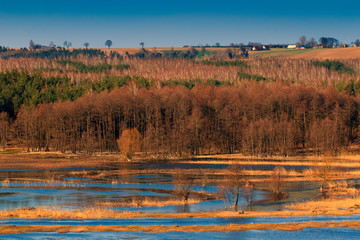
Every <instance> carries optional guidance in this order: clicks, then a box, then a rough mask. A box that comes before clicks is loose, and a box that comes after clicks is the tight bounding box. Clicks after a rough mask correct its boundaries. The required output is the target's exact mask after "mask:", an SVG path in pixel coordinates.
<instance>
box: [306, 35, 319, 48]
mask: <svg viewBox="0 0 360 240" xmlns="http://www.w3.org/2000/svg"><path fill="white" fill-rule="evenodd" d="M307 45H309V46H310V47H316V46H317V42H316V40H315V38H313V37H312V38H310V40H309V41H308V43H307Z"/></svg>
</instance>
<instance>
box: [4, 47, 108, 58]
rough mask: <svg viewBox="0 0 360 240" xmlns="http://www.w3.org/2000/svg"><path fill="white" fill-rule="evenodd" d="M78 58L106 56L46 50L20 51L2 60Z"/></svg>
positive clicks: (98, 52) (88, 51)
mask: <svg viewBox="0 0 360 240" xmlns="http://www.w3.org/2000/svg"><path fill="white" fill-rule="evenodd" d="M78 56H88V57H97V56H98V57H105V56H106V54H105V53H104V52H103V51H101V50H99V49H73V50H72V51H70V50H68V49H55V48H51V49H47V50H42V51H25V50H21V51H18V52H16V53H13V54H9V55H4V56H3V57H2V58H3V59H9V58H41V59H59V58H69V57H75V58H76V57H78Z"/></svg>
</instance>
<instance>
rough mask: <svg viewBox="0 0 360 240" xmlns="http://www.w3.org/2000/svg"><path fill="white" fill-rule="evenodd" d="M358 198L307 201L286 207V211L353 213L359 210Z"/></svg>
mask: <svg viewBox="0 0 360 240" xmlns="http://www.w3.org/2000/svg"><path fill="white" fill-rule="evenodd" d="M359 202H360V200H359V198H345V199H333V198H332V199H324V200H319V201H308V202H304V203H295V204H291V205H288V206H286V209H294V210H306V211H313V212H316V211H338V210H345V209H346V210H348V211H353V210H355V209H359V208H360V205H359Z"/></svg>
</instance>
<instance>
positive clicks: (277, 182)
mask: <svg viewBox="0 0 360 240" xmlns="http://www.w3.org/2000/svg"><path fill="white" fill-rule="evenodd" d="M285 174H286V170H285V168H283V167H276V168H274V169H273V171H272V172H271V175H270V178H271V188H272V189H271V191H272V193H273V197H274V199H275V200H280V199H282V198H283V196H284V193H283V192H281V188H282V185H283V177H284V175H285Z"/></svg>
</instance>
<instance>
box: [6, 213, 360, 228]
mask: <svg viewBox="0 0 360 240" xmlns="http://www.w3.org/2000/svg"><path fill="white" fill-rule="evenodd" d="M341 221H360V215H350V216H325V215H324V216H302V217H230V218H134V219H50V218H40V219H21V218H4V219H0V224H1V225H72V226H97V225H103V226H130V225H135V226H152V225H163V226H173V225H179V226H191V225H219V226H225V225H228V224H249V223H253V224H260V223H264V224H266V223H302V222H341Z"/></svg>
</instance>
